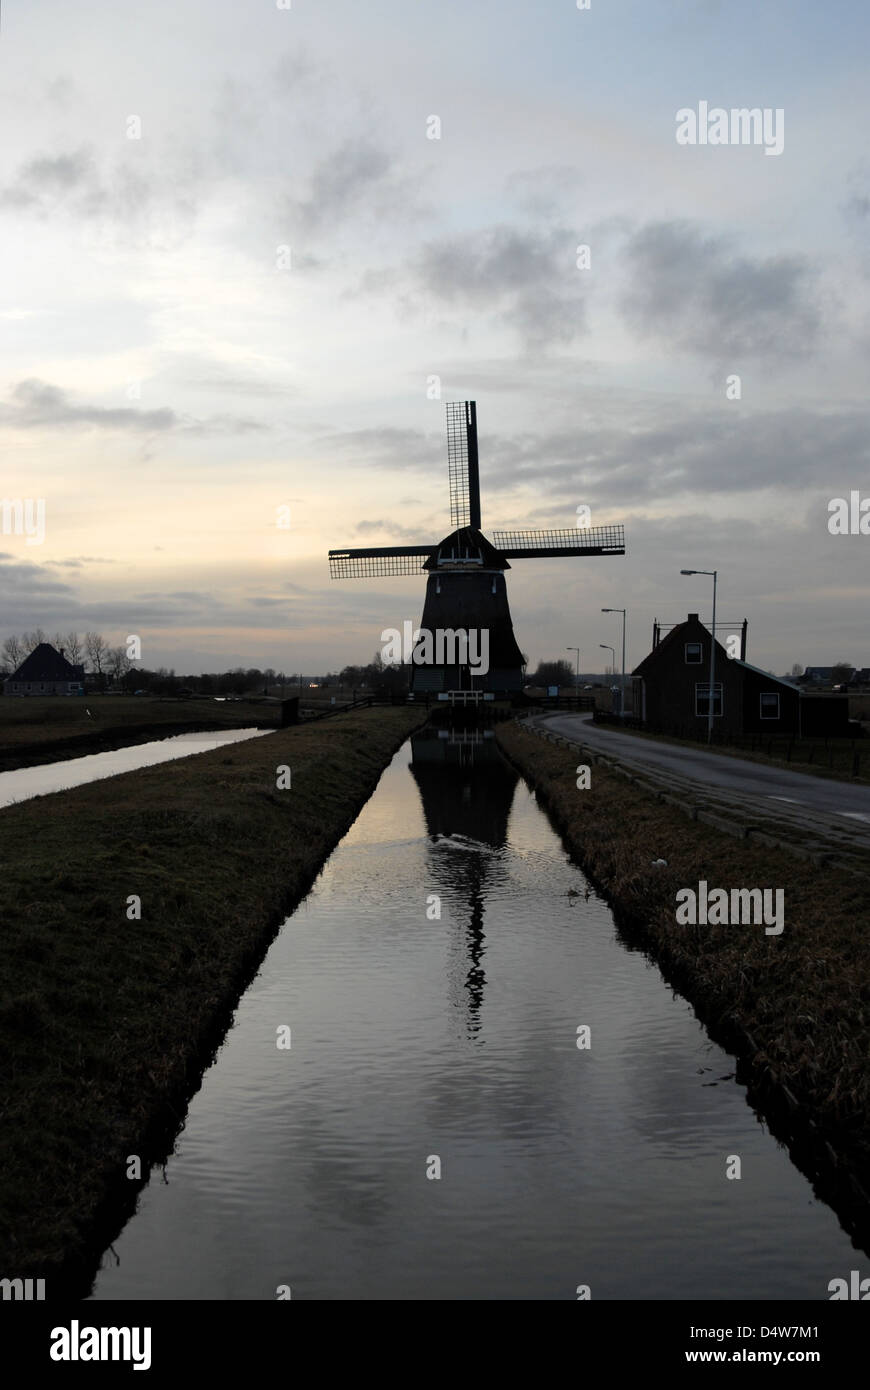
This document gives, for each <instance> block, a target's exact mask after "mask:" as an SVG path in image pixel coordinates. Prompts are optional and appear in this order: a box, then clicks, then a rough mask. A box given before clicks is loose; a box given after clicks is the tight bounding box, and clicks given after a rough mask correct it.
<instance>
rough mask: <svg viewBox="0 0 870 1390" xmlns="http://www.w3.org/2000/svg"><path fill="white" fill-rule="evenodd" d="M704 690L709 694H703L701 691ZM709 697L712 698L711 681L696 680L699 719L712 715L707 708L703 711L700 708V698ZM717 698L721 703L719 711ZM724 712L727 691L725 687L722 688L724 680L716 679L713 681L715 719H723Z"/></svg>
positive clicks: (696, 702) (697, 715) (696, 713)
mask: <svg viewBox="0 0 870 1390" xmlns="http://www.w3.org/2000/svg"><path fill="white" fill-rule="evenodd" d="M702 690H706V691H707V695H706V696H703V695H701V691H702ZM709 698H710V682H709V681H695V715H696V717H697V718H698V719H708V718H709V717H710V716H709V712H708V711H707V710H703V711H701V710H699V709H698V700H699V699H707V700H709ZM717 698H718V704H719V709H718V711H717V709H716V703H717ZM724 713H725V691H724V690H723V688H722V682H721V681H714V682H713V718H714V719H721V718H722V716H723V714H724Z"/></svg>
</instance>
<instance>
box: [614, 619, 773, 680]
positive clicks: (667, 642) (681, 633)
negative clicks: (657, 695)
mask: <svg viewBox="0 0 870 1390" xmlns="http://www.w3.org/2000/svg"><path fill="white" fill-rule="evenodd" d="M698 628H700V629H701V631H702V632H703V633H704V634H705V636H707V637H709V635H710V629H709V628H708V627H705V626H704V624H703V623H702V622H701V620H700V618H699V617H698V614H697V613H690V614H689V616H688V618H687V619H686V621H685V622H684V623H677V625H676V627H672V628H671V630H670V632H668V633H666V634H665V636H664V637H663V638H662V640H661V641H660V642H659V644H658V646H657V647H653V649H652V651H651V652H650V653H649V655H648V656H645V657H644V659H643V661H642V662H641V663H640V665H639V666H635V668H634V670H633V671H632V675H633V676H636V675H644V674H646V670H647V663H648V662H649V663H650V664H652V662H653V661H654V660H657V659H658V657H659V655H660V653H662V652H664V651H666V649H667V648H668V647H669V646H671V645H673V644H675V643H679V642H683V641H685V639H686V636H687V630H688V632H694V631H696V630H697V629H698ZM720 656H721V658H722V661H727V662H728V664H729V665H730V666H742V667H743V669H744V671H752V673H753V674H754V675H756V676H763V677H764V679H765V680H768V681H774V682H775V683H776V684H777V685H784V686H785V687H786V689H787V690H792V691H794V692H795V693H797V689H798V688H797V686H796V685H793V684H792V682H791V681H787V680H783V679H782V677H781V676H772V675H771V674H770V672H769V671H762V669H761V667H760V666H752V665H751V664H750V663H749V662H748V661H740V660H739V658H738V657H736V656H729V655H728V653H727V651H726V650H725V648H724V647H723V646H722V643H721V642H720V641H719V640H718V638H717V639H716V661H717V664H718V661H719V658H720Z"/></svg>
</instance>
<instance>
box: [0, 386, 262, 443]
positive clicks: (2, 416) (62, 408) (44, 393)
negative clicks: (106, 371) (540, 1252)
mask: <svg viewBox="0 0 870 1390" xmlns="http://www.w3.org/2000/svg"><path fill="white" fill-rule="evenodd" d="M0 423H2V424H5V425H8V426H11V427H12V428H15V429H52V428H60V427H63V426H68V425H82V426H92V427H95V428H97V429H109V430H131V431H133V432H135V433H147V434H151V433H154V432H157V431H166V430H177V431H178V432H180V433H187V434H243V433H247V432H249V431H251V430H263V429H266V428H267V427H266V426H265V425H263V424H261V423H259V422H258V421H256V420H248V419H240V418H236V417H235V416H230V415H215V416H212V417H210V418H209V419H206V420H196V419H193V418H191V417H188V416H180V415H178V414H176V412H175V411H174V410H170V409H169V408H168V407H166V406H163V407H161V408H160V409H158V410H138V409H135V408H133V407H132V406H118V407H107V406H95V405H76V404H74V403H73V402H72V401H71V400H70V399H69V396H68V395H67V393H66V391H63V390H61V388H60V387H59V386H54V385H52V384H51V383H50V382H47V381H40V380H38V378H35V377H31V378H29V379H28V380H26V381H20V382H19V383H18V385H17V386H15V387H13V389H12V404H11V405H9V406H4V407H0Z"/></svg>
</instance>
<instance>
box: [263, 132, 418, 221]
mask: <svg viewBox="0 0 870 1390" xmlns="http://www.w3.org/2000/svg"><path fill="white" fill-rule="evenodd" d="M416 190H417V183H416V181H415V180H414V179H412V178H411V177H410V176H409V175H408V174H406V173H403V172H402V171H401V170H400V169H399V167H398V165H397V163H396V161H395V159H394V158H393V157H392V156H391V155H390V154H389V153H388V152H387V151H386V150H385V149H382V148H381V147H379V146H377V145H374V144H372V143H371V142H370V141H367V140H359V139H354V140H347V141H345V142H344V143H343V144H341V145H339V146H338V148H337V149H335V150H333V151H331V152H330V154H329V155H327V156H326V157H325V158H323V159H321V160H320V161H319V163H318V164H316V166H315V168H314V170H313V172H312V174H311V177H310V181H309V187H308V193H307V195H306V196H305V197H304V198H301V199H298V200H291V201H290V203H289V207H288V212H289V214H290V216H291V217H292V218H293V219H294V221H296V222H298V224H299V225H300V226H301V227H302V229H303V230H304V231H306V232H308V233H313V232H329V231H330V230H343V229H344V228H345V227H346V224H347V219H348V217H349V216H351V215H353V216H360V215H362V214H368V215H370V216H372V217H374V218H376V219H377V220H378V221H379V222H381V221H393V220H395V218H396V217H397V216H408V215H411V216H415V215H418V213H419V209H418V207H417V203H416Z"/></svg>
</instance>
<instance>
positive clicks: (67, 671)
mask: <svg viewBox="0 0 870 1390" xmlns="http://www.w3.org/2000/svg"><path fill="white" fill-rule="evenodd" d="M84 682H85V668H84V666H73V665H71V664H70V662H68V661H67V659H66V657H65V656H64V654H63V648H62V647H61V649H60V651H59V652H58V651H56V650H55V648H54V647H53V646H52V645H51V643H50V642H40V644H39V646H38V647H34V649H33V651H32V652H31V653H30V655H29V656H27V657H25V658H24V660H23V661H22V663H21V665H20V666H19V667H18V670H17V671H13V673H12V675H11V676H7V678H6V681H5V682H4V686H3V693H4V695H82V694H84V688H85V686H84Z"/></svg>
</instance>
